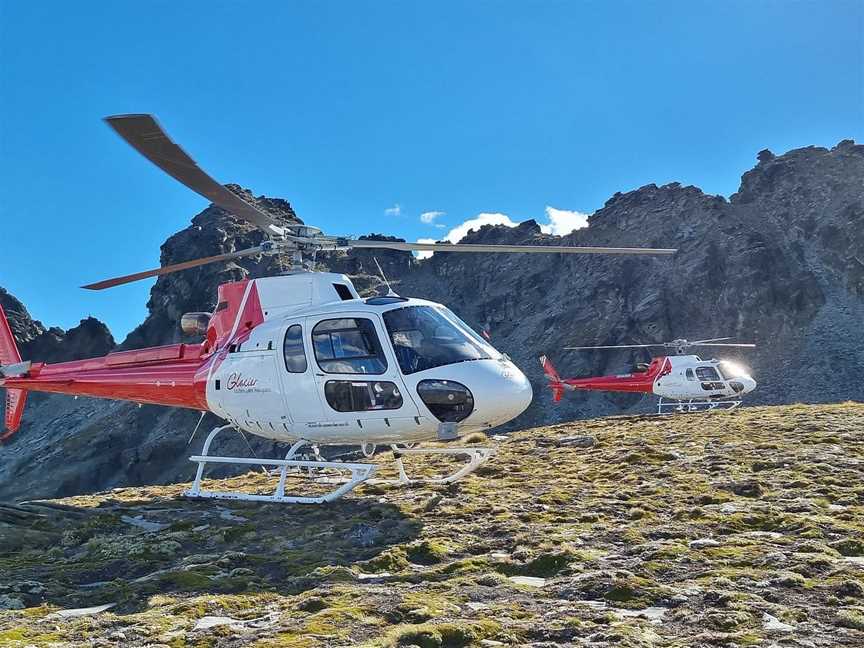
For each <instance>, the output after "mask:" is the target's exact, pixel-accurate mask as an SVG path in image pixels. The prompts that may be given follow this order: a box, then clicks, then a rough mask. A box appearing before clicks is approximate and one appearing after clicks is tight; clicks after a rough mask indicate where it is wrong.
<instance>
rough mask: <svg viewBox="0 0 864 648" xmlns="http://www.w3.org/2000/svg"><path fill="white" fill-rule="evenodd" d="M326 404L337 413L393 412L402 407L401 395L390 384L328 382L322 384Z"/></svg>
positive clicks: (351, 381)
mask: <svg viewBox="0 0 864 648" xmlns="http://www.w3.org/2000/svg"><path fill="white" fill-rule="evenodd" d="M324 396H326V397H327V404H328V405H330V407H332V408H333V409H334V410H336V411H337V412H368V411H369V410H395V409H399V408H400V407H402V394H401V393H400V392H399V388H398V387H397V386H396V385H394V384H393V383H392V382H386V381H379V382H371V381H356V380H328V381H327V382H326V383H325V384H324Z"/></svg>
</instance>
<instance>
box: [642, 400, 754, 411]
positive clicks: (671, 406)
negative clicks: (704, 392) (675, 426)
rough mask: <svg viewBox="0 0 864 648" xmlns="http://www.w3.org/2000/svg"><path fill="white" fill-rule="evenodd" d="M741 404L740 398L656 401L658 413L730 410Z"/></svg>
mask: <svg viewBox="0 0 864 648" xmlns="http://www.w3.org/2000/svg"><path fill="white" fill-rule="evenodd" d="M740 404H741V401H740V400H714V401H708V400H686V401H679V400H666V401H664V400H663V399H662V398H661V399H660V401H659V402H658V403H657V413H658V414H683V413H686V412H710V411H712V410H720V411H727V412H728V411H731V410H734V409H735V408H736V407H738V406H739V405H740Z"/></svg>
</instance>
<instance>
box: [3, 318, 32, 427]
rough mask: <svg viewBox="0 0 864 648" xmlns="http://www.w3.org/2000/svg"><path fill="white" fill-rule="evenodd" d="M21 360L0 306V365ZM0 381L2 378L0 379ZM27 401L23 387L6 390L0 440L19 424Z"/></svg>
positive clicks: (12, 363)
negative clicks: (3, 430)
mask: <svg viewBox="0 0 864 648" xmlns="http://www.w3.org/2000/svg"><path fill="white" fill-rule="evenodd" d="M20 362H21V354H19V353H18V345H17V344H15V336H13V335H12V329H11V328H9V321H8V320H7V319H6V313H5V312H4V311H3V306H0V366H2V365H14V364H18V363H20ZM0 382H2V379H0ZM26 402H27V391H26V390H24V389H7V390H6V417H5V423H6V433H5V434H2V435H0V441H6V440H8V439H9V438H10V437H11V436H12V435H13V434H15V432H17V431H18V428H19V427H20V426H21V416H22V415H23V414H24V404H25V403H26Z"/></svg>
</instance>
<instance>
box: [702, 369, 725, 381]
mask: <svg viewBox="0 0 864 648" xmlns="http://www.w3.org/2000/svg"><path fill="white" fill-rule="evenodd" d="M696 377H697V378H698V379H699V380H703V381H708V380H720V375H719V374H718V373H717V370H716V369H715V368H714V367H696Z"/></svg>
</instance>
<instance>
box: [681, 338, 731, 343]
mask: <svg viewBox="0 0 864 648" xmlns="http://www.w3.org/2000/svg"><path fill="white" fill-rule="evenodd" d="M731 339H732V338H731V337H721V338H710V339H708V340H694V341H693V342H688V344H705V343H706V342H722V341H723V340H731Z"/></svg>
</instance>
